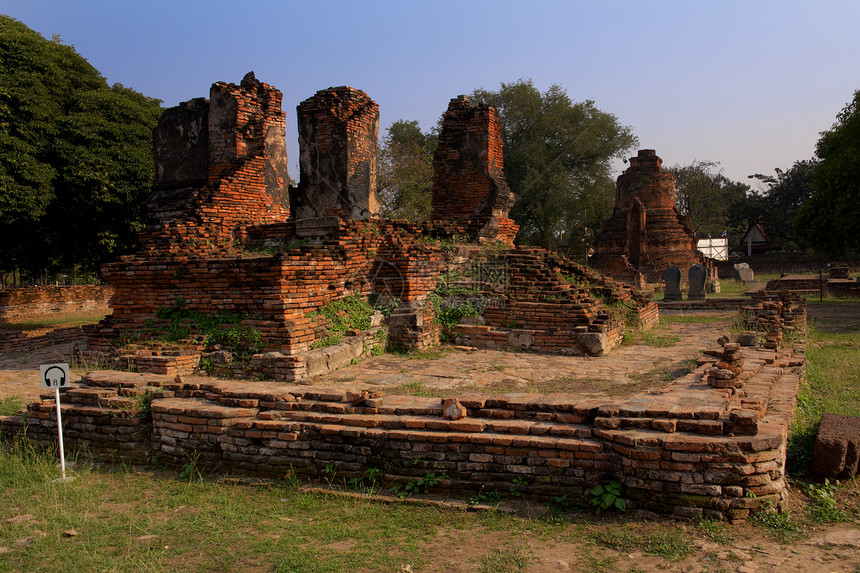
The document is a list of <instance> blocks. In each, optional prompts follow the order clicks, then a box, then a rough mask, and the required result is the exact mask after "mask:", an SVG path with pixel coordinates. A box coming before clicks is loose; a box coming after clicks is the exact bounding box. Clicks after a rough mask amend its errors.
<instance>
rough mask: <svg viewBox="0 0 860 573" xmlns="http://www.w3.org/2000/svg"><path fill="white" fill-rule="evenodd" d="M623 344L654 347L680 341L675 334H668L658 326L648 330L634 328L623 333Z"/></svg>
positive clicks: (665, 346)
mask: <svg viewBox="0 0 860 573" xmlns="http://www.w3.org/2000/svg"><path fill="white" fill-rule="evenodd" d="M623 342H624V344H629V345H636V344H642V345H644V346H654V347H656V348H668V347H670V346H675V345H676V344H678V343H679V342H681V337H680V336H678V335H677V334H668V333H667V332H665V330H664V329H661V328H660V327H659V326H658V327H655V328H652V329H650V330H634V331H632V332H625V333H624V341H623Z"/></svg>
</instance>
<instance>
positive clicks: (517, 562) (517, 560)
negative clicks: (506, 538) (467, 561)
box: [476, 547, 534, 573]
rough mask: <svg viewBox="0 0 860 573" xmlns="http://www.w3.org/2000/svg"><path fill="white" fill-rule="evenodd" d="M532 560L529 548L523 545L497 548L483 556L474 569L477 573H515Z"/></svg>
mask: <svg viewBox="0 0 860 573" xmlns="http://www.w3.org/2000/svg"><path fill="white" fill-rule="evenodd" d="M533 560H534V556H533V554H532V552H531V550H529V549H527V548H525V547H511V548H508V549H497V550H495V551H493V552H492V553H490V554H489V555H487V556H486V557H484V558H483V559H482V560H481V562H480V563H478V567H477V569H476V571H478V572H479V573H516V572H517V571H526V570H527V569H526V568H527V567H528V566H529V564H530V563H531V562H532V561H533Z"/></svg>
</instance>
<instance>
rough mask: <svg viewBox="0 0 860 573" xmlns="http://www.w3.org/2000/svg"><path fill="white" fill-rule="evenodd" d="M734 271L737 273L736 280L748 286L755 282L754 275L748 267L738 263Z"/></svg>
mask: <svg viewBox="0 0 860 573" xmlns="http://www.w3.org/2000/svg"><path fill="white" fill-rule="evenodd" d="M735 270H736V271H737V273H738V277H737V278H738V280H739V281H741V282H742V283H744V284H745V285H746V284H750V283H751V282H753V281H754V280H755V273H754V272H753V270H752V269H751V268H750V266H749V265H748V264H746V263H738V264H736V265H735Z"/></svg>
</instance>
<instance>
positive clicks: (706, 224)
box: [666, 161, 749, 238]
mask: <svg viewBox="0 0 860 573" xmlns="http://www.w3.org/2000/svg"><path fill="white" fill-rule="evenodd" d="M666 170H667V171H669V172H670V173H672V175H674V176H675V206H676V207H677V209H678V211H679V212H680V213H681V214H682V215H690V218H691V219H692V220H693V231H695V232H696V235H697V236H699V237H700V238H701V237H705V236H706V235H707V234H709V233H710V234H713V235H714V236H715V237H718V236H720V234H721V233H722V232H723V231H733V232H736V231H738V229H735V228H732V225H730V224H729V208H730V206H731V205H733V204H734V203H737V202H738V201H741V200H742V199H743V198H744V196H745V195H746V192H747V191H748V190H749V185H745V184H743V183H738V182H735V181H732V180H730V179H728V178H727V177H725V176H724V175H723V174H722V173H721V172H720V169H719V163H717V162H715V161H693V162H692V163H690V164H689V165H675V166H672V167H669V168H667V169H666ZM743 231H746V228H744V229H743V230H741V232H743Z"/></svg>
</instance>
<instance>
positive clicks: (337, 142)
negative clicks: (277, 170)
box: [293, 86, 379, 219]
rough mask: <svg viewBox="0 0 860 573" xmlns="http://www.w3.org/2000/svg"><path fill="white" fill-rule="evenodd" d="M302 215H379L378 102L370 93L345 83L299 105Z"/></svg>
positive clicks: (296, 206)
mask: <svg viewBox="0 0 860 573" xmlns="http://www.w3.org/2000/svg"><path fill="white" fill-rule="evenodd" d="M298 118H299V149H300V151H299V169H300V171H301V173H300V178H299V187H298V189H297V190H296V192H295V193H294V195H293V215H294V216H295V218H297V219H305V218H313V217H329V216H337V217H341V218H344V219H367V218H370V217H375V216H376V215H377V214H378V213H379V201H378V199H377V197H376V160H377V153H378V150H379V106H378V105H377V104H376V102H374V101H373V100H372V99H370V97H368V95H367V94H366V93H364V92H363V91H360V90H356V89H353V88H351V87H347V86H342V87H337V88H328V89H326V90H320V91H318V92H317V93H316V94H315V95H314V96H313V97H311V98H308V99H306V100H305V101H303V102H302V103H301V104H299V106H298Z"/></svg>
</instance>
